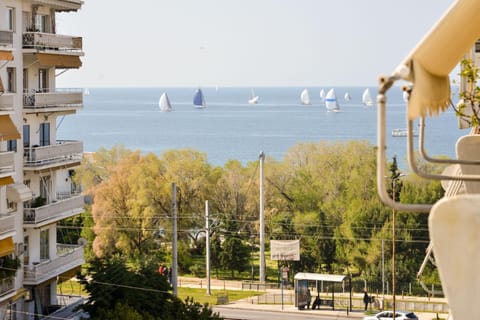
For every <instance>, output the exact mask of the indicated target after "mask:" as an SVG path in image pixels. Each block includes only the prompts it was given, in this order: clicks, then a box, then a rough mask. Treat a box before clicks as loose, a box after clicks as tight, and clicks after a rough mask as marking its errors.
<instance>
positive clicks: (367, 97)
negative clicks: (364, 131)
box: [362, 88, 373, 107]
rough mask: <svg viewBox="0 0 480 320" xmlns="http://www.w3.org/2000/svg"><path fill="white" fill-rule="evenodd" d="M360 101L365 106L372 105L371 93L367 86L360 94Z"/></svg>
mask: <svg viewBox="0 0 480 320" xmlns="http://www.w3.org/2000/svg"><path fill="white" fill-rule="evenodd" d="M362 103H363V104H364V105H365V106H366V107H371V106H373V99H372V94H371V93H370V89H369V88H367V89H365V91H363V94H362Z"/></svg>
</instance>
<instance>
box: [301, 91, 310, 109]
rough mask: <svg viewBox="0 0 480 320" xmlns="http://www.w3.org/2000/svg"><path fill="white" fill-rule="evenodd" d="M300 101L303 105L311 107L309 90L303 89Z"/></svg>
mask: <svg viewBox="0 0 480 320" xmlns="http://www.w3.org/2000/svg"><path fill="white" fill-rule="evenodd" d="M300 101H301V102H302V104H303V105H309V104H311V103H310V95H309V94H308V90H307V89H306V88H305V89H303V91H302V93H301V94H300Z"/></svg>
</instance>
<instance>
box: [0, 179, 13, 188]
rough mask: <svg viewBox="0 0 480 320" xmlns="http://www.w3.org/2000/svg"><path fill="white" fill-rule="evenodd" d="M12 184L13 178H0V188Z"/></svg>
mask: <svg viewBox="0 0 480 320" xmlns="http://www.w3.org/2000/svg"><path fill="white" fill-rule="evenodd" d="M12 183H14V181H13V178H12V177H10V176H8V177H3V178H0V187H1V186H6V185H8V184H12Z"/></svg>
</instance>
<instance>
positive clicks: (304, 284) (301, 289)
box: [294, 272, 352, 310]
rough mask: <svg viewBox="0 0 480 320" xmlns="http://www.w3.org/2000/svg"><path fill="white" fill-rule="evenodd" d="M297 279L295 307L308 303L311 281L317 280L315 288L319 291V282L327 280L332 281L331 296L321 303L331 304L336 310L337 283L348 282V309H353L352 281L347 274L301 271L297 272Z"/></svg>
mask: <svg viewBox="0 0 480 320" xmlns="http://www.w3.org/2000/svg"><path fill="white" fill-rule="evenodd" d="M294 281H295V307H297V308H298V309H303V308H305V306H306V305H307V290H308V288H309V286H308V284H309V282H315V288H317V292H318V291H319V290H318V288H319V283H322V282H327V283H332V286H331V287H332V289H331V290H330V291H331V292H329V293H331V298H328V299H320V305H321V306H322V305H323V306H325V305H327V306H330V307H331V308H332V310H335V286H334V285H333V284H335V283H344V284H345V281H347V282H348V293H349V307H348V310H352V281H351V279H350V277H349V276H345V275H335V274H321V273H306V272H300V273H297V274H296V275H295V277H294ZM312 300H313V299H312Z"/></svg>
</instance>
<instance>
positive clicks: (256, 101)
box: [248, 89, 259, 104]
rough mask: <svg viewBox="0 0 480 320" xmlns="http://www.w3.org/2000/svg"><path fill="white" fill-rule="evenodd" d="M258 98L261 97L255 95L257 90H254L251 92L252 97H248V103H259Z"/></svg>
mask: <svg viewBox="0 0 480 320" xmlns="http://www.w3.org/2000/svg"><path fill="white" fill-rule="evenodd" d="M258 99H259V97H258V96H257V95H255V91H253V89H252V91H251V92H250V99H248V103H249V104H257V103H258Z"/></svg>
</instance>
